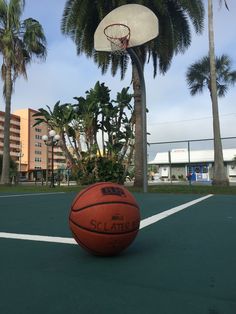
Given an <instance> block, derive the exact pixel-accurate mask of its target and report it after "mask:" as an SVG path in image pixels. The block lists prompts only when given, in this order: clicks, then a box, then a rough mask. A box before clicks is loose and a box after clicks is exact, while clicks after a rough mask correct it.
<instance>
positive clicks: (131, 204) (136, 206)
mask: <svg viewBox="0 0 236 314" xmlns="http://www.w3.org/2000/svg"><path fill="white" fill-rule="evenodd" d="M105 204H123V205H130V206H133V207H135V208H137V209H139V207H138V205H135V204H133V203H129V202H120V201H113V202H101V203H96V204H90V205H87V206H84V207H82V208H79V209H73V208H72V207H71V210H72V211H73V212H78V211H81V210H84V209H86V208H89V207H93V206H97V205H105ZM72 206H73V205H72Z"/></svg>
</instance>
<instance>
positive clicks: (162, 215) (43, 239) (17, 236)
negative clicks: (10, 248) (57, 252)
mask: <svg viewBox="0 0 236 314" xmlns="http://www.w3.org/2000/svg"><path fill="white" fill-rule="evenodd" d="M211 196H213V194H209V195H206V196H203V197H200V198H198V199H196V200H193V201H190V202H188V203H185V204H182V205H179V206H176V207H174V208H171V209H168V210H166V211H164V212H162V213H159V214H156V215H154V216H151V217H149V218H146V219H143V220H142V221H141V223H140V229H143V228H145V227H147V226H149V225H152V224H154V223H155V222H157V221H159V220H161V219H164V218H166V217H168V216H170V215H173V214H175V213H177V212H179V211H181V210H183V209H185V208H187V207H190V206H192V205H194V204H197V203H199V202H202V201H204V200H205V199H207V198H209V197H211ZM0 238H5V239H16V240H30V241H40V242H51V243H65V244H73V245H74V244H77V243H76V241H75V240H74V239H73V238H63V237H51V236H41V235H30V234H18V233H8V232H0Z"/></svg>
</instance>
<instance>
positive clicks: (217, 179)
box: [208, 0, 229, 185]
mask: <svg viewBox="0 0 236 314" xmlns="http://www.w3.org/2000/svg"><path fill="white" fill-rule="evenodd" d="M220 3H222V0H220ZM224 3H225V6H226V8H228V6H227V2H226V1H225V0H224ZM213 21H214V20H213V4H212V0H208V36H209V58H210V77H211V81H210V86H211V100H212V116H213V134H214V174H213V182H212V184H214V185H229V180H228V178H227V176H226V171H225V168H224V159H223V149H222V142H221V134H220V120H219V110H218V98H217V82H216V61H215V45H214V26H213Z"/></svg>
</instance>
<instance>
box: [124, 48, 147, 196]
mask: <svg viewBox="0 0 236 314" xmlns="http://www.w3.org/2000/svg"><path fill="white" fill-rule="evenodd" d="M127 51H128V53H129V54H130V57H131V59H132V61H133V62H134V64H135V65H136V67H137V70H138V74H139V80H140V87H141V102H142V150H143V156H142V157H143V192H144V193H146V192H147V185H148V184H147V119H146V111H147V110H146V88H145V80H144V75H143V66H142V63H141V60H140V58H139V57H138V55H137V54H136V52H135V51H134V49H133V48H128V49H127Z"/></svg>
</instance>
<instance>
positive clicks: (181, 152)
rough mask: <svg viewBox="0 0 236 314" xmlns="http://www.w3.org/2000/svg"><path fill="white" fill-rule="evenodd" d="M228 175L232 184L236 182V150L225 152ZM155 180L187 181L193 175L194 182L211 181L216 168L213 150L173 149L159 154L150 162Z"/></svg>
mask: <svg viewBox="0 0 236 314" xmlns="http://www.w3.org/2000/svg"><path fill="white" fill-rule="evenodd" d="M223 157H224V164H225V169H226V173H227V175H228V178H229V180H230V181H231V182H233V181H235V182H236V162H235V160H234V158H235V157H236V148H234V149H224V150H223ZM148 164H149V168H152V170H153V171H152V173H154V174H153V179H154V181H155V180H157V181H158V180H161V181H170V180H186V179H187V178H188V177H189V176H190V175H191V180H192V181H201V182H202V181H206V182H207V181H211V179H212V176H213V167H214V151H213V150H193V151H190V152H189V151H188V150H187V149H185V148H183V149H172V150H171V151H169V152H160V153H157V154H156V156H155V158H154V159H153V160H152V161H150V162H149V163H148Z"/></svg>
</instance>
